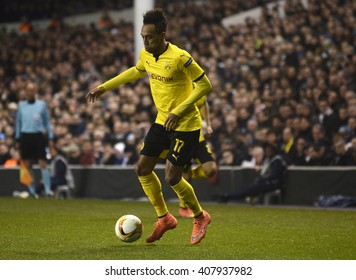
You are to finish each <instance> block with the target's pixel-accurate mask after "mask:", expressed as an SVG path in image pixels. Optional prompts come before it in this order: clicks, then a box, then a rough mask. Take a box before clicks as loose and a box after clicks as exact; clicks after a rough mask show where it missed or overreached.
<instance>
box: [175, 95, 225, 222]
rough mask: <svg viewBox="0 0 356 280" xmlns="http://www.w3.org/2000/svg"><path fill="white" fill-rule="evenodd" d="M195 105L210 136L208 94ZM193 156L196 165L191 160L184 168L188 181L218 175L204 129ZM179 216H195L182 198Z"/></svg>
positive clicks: (185, 177)
mask: <svg viewBox="0 0 356 280" xmlns="http://www.w3.org/2000/svg"><path fill="white" fill-rule="evenodd" d="M195 105H196V106H197V107H198V108H199V109H200V113H201V117H202V119H203V120H204V121H205V123H206V127H205V130H206V134H207V136H210V135H211V134H212V133H213V129H212V127H211V124H210V114H209V104H208V103H207V101H206V96H203V97H202V98H201V99H200V100H198V101H197V102H196V103H195ZM192 158H193V160H194V162H195V163H196V166H194V167H192V162H190V163H189V164H188V165H187V166H185V168H184V170H183V177H184V179H186V180H187V181H188V182H190V181H191V179H202V178H212V177H213V176H216V175H217V170H218V167H217V164H216V162H215V160H214V155H213V152H212V150H211V148H210V146H209V144H208V143H207V142H206V140H205V137H204V134H203V129H201V130H200V135H199V145H198V148H197V149H196V150H195V151H194V154H193V156H192ZM179 216H180V217H186V218H190V217H193V213H192V211H191V210H190V209H189V207H188V205H186V204H185V203H184V201H183V200H182V199H179Z"/></svg>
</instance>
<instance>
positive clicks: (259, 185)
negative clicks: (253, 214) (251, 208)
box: [219, 145, 287, 203]
mask: <svg viewBox="0 0 356 280" xmlns="http://www.w3.org/2000/svg"><path fill="white" fill-rule="evenodd" d="M258 155H259V157H258V158H259V159H258V160H257V159H256V168H257V170H259V173H258V177H257V179H256V180H254V181H253V182H252V183H250V184H248V185H246V186H243V187H241V188H240V189H239V190H237V191H235V192H231V193H227V194H224V195H222V196H221V197H220V198H219V199H220V201H222V202H225V203H226V202H228V201H231V200H241V199H245V198H247V197H260V196H263V195H264V194H265V193H267V192H271V191H274V190H278V189H283V186H284V182H285V178H286V170H287V163H286V162H285V161H284V159H283V157H281V156H280V155H278V147H277V146H273V145H267V146H266V148H265V160H264V161H263V163H262V162H260V158H261V157H260V153H258ZM262 158H263V157H262ZM258 164H261V165H258Z"/></svg>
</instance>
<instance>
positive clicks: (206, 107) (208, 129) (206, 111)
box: [200, 101, 213, 136]
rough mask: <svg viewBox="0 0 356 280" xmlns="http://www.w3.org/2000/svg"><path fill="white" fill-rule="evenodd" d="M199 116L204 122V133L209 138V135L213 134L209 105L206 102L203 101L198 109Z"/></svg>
mask: <svg viewBox="0 0 356 280" xmlns="http://www.w3.org/2000/svg"><path fill="white" fill-rule="evenodd" d="M200 114H201V116H202V118H203V120H205V122H206V133H207V135H208V136H211V134H213V128H212V127H211V122H210V111H209V104H208V102H207V101H205V102H204V104H203V105H202V107H201V108H200Z"/></svg>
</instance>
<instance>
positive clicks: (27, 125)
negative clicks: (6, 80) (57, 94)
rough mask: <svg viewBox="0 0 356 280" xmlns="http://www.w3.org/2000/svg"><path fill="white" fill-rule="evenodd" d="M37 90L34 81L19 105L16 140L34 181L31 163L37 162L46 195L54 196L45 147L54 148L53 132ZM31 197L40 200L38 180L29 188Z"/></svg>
mask: <svg viewBox="0 0 356 280" xmlns="http://www.w3.org/2000/svg"><path fill="white" fill-rule="evenodd" d="M36 94H37V87H36V85H35V84H34V83H33V82H28V83H27V85H26V99H27V100H24V101H22V102H20V105H19V108H18V111H17V117H16V132H15V139H16V141H17V143H18V144H19V146H20V154H21V159H22V160H23V161H24V163H25V165H26V167H27V168H28V170H29V172H30V174H31V176H32V178H34V172H33V169H32V164H33V163H34V162H35V161H36V162H37V161H38V164H39V166H40V169H41V176H42V182H43V185H44V189H45V194H46V196H49V197H52V196H53V192H52V190H51V177H50V173H49V170H48V168H47V159H46V147H47V144H48V143H47V142H48V139H49V147H52V146H53V131H52V125H51V122H50V117H49V113H48V110H47V105H46V103H45V102H44V101H42V100H38V99H36ZM29 192H30V194H31V195H32V196H34V197H38V195H37V194H36V191H35V180H33V181H32V183H31V184H30V185H29Z"/></svg>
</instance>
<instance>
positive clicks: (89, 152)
mask: <svg viewBox="0 0 356 280" xmlns="http://www.w3.org/2000/svg"><path fill="white" fill-rule="evenodd" d="M94 163H95V155H94V150H93V145H92V143H91V142H90V141H84V143H83V145H82V152H81V154H80V157H79V164H80V165H85V166H90V165H93V164H94Z"/></svg>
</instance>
